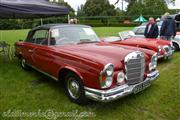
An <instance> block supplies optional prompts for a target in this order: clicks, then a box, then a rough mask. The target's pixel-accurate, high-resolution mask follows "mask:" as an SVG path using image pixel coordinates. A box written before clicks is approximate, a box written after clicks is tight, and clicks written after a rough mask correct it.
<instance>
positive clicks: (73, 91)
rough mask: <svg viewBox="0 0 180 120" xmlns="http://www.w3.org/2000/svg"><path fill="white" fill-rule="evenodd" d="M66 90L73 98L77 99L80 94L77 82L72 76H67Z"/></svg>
mask: <svg viewBox="0 0 180 120" xmlns="http://www.w3.org/2000/svg"><path fill="white" fill-rule="evenodd" d="M68 92H69V94H70V95H71V97H72V98H74V99H78V98H79V96H80V90H79V84H78V83H77V82H76V81H75V80H74V78H69V80H68Z"/></svg>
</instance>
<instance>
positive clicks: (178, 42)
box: [133, 21, 180, 51]
mask: <svg viewBox="0 0 180 120" xmlns="http://www.w3.org/2000/svg"><path fill="white" fill-rule="evenodd" d="M161 25H162V21H161V22H158V27H159V30H160V28H161ZM145 28H146V25H145V24H143V25H141V26H139V27H135V28H134V30H133V32H134V34H135V37H144V31H145ZM172 44H173V46H174V48H175V50H176V51H178V50H180V32H177V34H176V37H175V38H174V39H172Z"/></svg>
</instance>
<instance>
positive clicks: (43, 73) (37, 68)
mask: <svg viewBox="0 0 180 120" xmlns="http://www.w3.org/2000/svg"><path fill="white" fill-rule="evenodd" d="M26 64H27V63H26ZM27 65H28V66H30V67H31V68H33V69H35V70H36V71H38V72H40V73H42V74H44V75H46V76H48V77H50V78H52V79H54V80H56V81H58V78H56V77H54V76H52V75H50V74H48V73H46V72H43V71H41V70H40V69H38V68H36V67H34V66H33V65H30V64H27Z"/></svg>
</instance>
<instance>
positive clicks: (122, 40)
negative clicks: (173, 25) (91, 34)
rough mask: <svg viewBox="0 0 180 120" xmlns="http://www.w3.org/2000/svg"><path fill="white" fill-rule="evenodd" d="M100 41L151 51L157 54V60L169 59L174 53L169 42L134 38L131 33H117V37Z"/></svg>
mask: <svg viewBox="0 0 180 120" xmlns="http://www.w3.org/2000/svg"><path fill="white" fill-rule="evenodd" d="M101 40H102V41H103V42H109V43H112V44H118V45H128V46H134V47H140V48H145V49H149V50H153V51H155V52H157V54H158V59H161V58H163V59H169V58H171V56H172V55H173V52H174V47H173V45H172V44H171V42H169V41H165V40H160V39H152V38H141V37H134V33H133V32H132V31H124V32H119V36H111V37H104V38H101Z"/></svg>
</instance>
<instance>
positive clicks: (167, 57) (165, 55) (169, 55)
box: [158, 50, 174, 60]
mask: <svg viewBox="0 0 180 120" xmlns="http://www.w3.org/2000/svg"><path fill="white" fill-rule="evenodd" d="M173 53H174V50H170V51H169V52H168V53H165V54H164V55H158V59H161V58H163V59H165V60H166V59H170V58H171V57H172V55H173Z"/></svg>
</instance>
